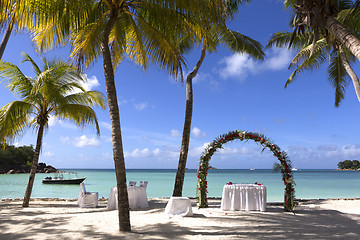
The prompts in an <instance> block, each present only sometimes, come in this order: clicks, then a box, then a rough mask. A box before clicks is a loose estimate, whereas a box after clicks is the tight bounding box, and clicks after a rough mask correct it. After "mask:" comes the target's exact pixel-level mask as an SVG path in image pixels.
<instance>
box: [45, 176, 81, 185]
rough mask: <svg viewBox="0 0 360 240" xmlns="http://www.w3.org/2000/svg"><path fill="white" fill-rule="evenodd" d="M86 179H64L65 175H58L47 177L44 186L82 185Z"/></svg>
mask: <svg viewBox="0 0 360 240" xmlns="http://www.w3.org/2000/svg"><path fill="white" fill-rule="evenodd" d="M85 179H86V177H78V176H77V175H76V177H69V178H64V175H63V174H57V175H56V176H55V177H45V178H44V179H43V180H42V183H44V184H80V183H82V182H83V181H84V180H85Z"/></svg>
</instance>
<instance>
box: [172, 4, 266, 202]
mask: <svg viewBox="0 0 360 240" xmlns="http://www.w3.org/2000/svg"><path fill="white" fill-rule="evenodd" d="M245 2H250V1H249V0H246V1H245V0H238V1H224V4H225V5H224V6H225V7H224V9H223V10H222V12H221V14H222V21H220V23H215V24H212V23H210V22H209V21H208V20H207V18H201V15H200V17H198V19H197V21H198V22H200V24H199V25H196V26H194V27H193V28H192V29H191V32H190V34H193V35H194V37H193V38H185V39H182V41H181V42H180V43H179V44H178V45H179V46H180V50H181V51H182V52H186V50H188V46H189V45H190V46H192V45H194V46H201V54H200V58H199V60H198V62H197V63H196V65H195V66H194V68H193V70H192V71H191V72H190V73H189V74H188V75H187V77H186V105H185V120H184V127H183V132H182V140H181V148H180V155H179V162H178V168H177V172H176V176H175V184H174V190H173V196H182V190H183V184H184V178H185V169H186V162H187V155H188V152H189V142H190V134H191V121H192V114H193V85H192V83H193V79H194V78H195V77H196V75H197V73H198V71H199V69H200V67H201V65H202V64H203V61H204V59H205V56H206V54H207V53H211V52H213V51H215V50H216V48H217V46H218V45H224V46H226V47H228V48H229V49H230V50H231V51H232V52H236V53H246V54H248V55H249V56H250V57H252V58H254V59H257V60H262V59H264V55H265V54H264V52H263V49H262V46H261V44H260V43H259V42H257V41H255V40H253V39H251V38H250V37H248V36H245V35H243V34H241V33H239V32H236V31H232V30H230V29H228V28H227V26H226V24H225V22H226V20H231V19H232V18H233V16H234V14H235V13H236V11H237V9H238V7H239V6H240V5H242V4H244V3H245ZM199 33H201V34H199ZM185 41H187V43H186V44H185V43H184V42H185ZM183 46H187V47H186V48H184V47H183Z"/></svg>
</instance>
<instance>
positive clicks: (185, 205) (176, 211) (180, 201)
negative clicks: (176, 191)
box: [165, 197, 193, 217]
mask: <svg viewBox="0 0 360 240" xmlns="http://www.w3.org/2000/svg"><path fill="white" fill-rule="evenodd" d="M165 214H166V215H168V216H169V217H175V216H179V217H185V216H192V215H193V212H192V207H191V202H190V199H189V198H187V197H171V198H170V200H169V202H168V203H167V204H166V207H165Z"/></svg>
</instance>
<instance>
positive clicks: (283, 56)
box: [261, 48, 292, 70]
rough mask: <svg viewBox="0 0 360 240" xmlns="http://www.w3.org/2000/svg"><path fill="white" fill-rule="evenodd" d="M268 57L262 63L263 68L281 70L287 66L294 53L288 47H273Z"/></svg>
mask: <svg viewBox="0 0 360 240" xmlns="http://www.w3.org/2000/svg"><path fill="white" fill-rule="evenodd" d="M268 56H270V57H268V58H265V61H264V62H263V63H262V64H261V65H262V68H264V69H270V70H281V69H284V68H287V67H288V66H289V64H290V62H291V59H292V54H291V51H289V50H288V49H287V48H272V49H271V50H270V52H269V53H268Z"/></svg>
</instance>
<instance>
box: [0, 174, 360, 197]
mask: <svg viewBox="0 0 360 240" xmlns="http://www.w3.org/2000/svg"><path fill="white" fill-rule="evenodd" d="M62 170H64V171H67V172H77V175H78V176H79V177H84V176H86V177H87V178H86V180H85V181H84V183H85V184H86V189H87V191H90V192H98V193H99V197H105V198H107V197H108V196H109V193H110V189H111V187H112V186H115V185H116V180H115V171H114V170H111V169H62ZM126 175H127V181H130V180H133V181H137V182H140V181H141V180H146V181H148V182H149V183H148V187H147V195H148V197H149V198H154V197H170V196H171V195H172V190H173V186H174V181H175V175H176V170H175V169H128V170H127V174H126ZM28 176H29V175H28V174H12V175H0V199H1V198H23V197H24V193H25V188H26V185H27V181H28ZM46 176H54V174H36V178H35V183H34V187H33V192H32V195H31V197H33V198H71V199H74V198H77V197H78V195H79V192H80V188H79V186H78V185H48V184H42V182H41V181H42V179H43V178H44V177H46ZM281 178H282V176H281V173H279V172H273V170H270V169H259V170H258V169H256V170H253V171H250V170H248V169H234V170H230V169H215V170H209V174H208V178H207V180H208V191H209V192H208V196H209V197H221V194H222V188H223V186H224V184H226V183H227V182H233V183H254V182H261V183H263V184H264V185H265V186H266V188H267V201H268V202H282V201H283V196H284V184H283V182H282V180H281ZM294 180H295V184H296V186H295V197H296V198H301V199H314V198H359V197H360V171H335V170H324V169H321V170H314V169H312V170H310V169H305V170H299V171H295V172H294ZM196 184H197V171H196V170H193V169H190V170H186V175H185V181H184V188H183V196H187V197H195V196H196Z"/></svg>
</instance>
